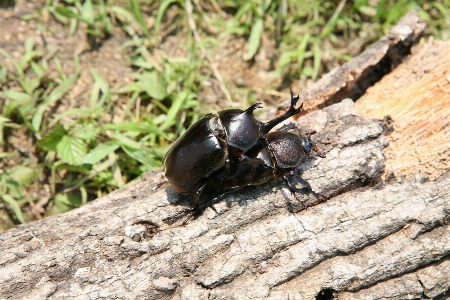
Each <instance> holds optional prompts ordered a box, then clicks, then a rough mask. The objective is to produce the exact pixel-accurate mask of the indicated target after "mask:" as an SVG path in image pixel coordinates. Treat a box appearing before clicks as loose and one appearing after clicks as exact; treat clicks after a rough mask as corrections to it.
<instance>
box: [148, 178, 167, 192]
mask: <svg viewBox="0 0 450 300" xmlns="http://www.w3.org/2000/svg"><path fill="white" fill-rule="evenodd" d="M166 183H169V182H168V181H167V180H164V181H163V182H160V183H158V184H157V185H156V186H155V187H154V188H152V191H154V192H155V191H156V190H157V189H159V188H160V187H162V186H163V185H165V184H166Z"/></svg>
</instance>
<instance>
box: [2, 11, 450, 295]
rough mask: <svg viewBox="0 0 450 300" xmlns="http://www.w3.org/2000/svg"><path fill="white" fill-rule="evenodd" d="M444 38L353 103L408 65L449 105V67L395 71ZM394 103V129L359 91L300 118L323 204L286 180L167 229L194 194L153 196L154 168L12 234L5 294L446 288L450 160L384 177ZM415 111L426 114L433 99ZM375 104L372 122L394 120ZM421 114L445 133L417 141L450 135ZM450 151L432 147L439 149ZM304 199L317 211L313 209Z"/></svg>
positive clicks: (419, 291)
mask: <svg viewBox="0 0 450 300" xmlns="http://www.w3.org/2000/svg"><path fill="white" fill-rule="evenodd" d="M415 13H417V12H415ZM407 17H408V18H411V16H407ZM417 20H418V19H417ZM417 22H418V21H416V23H417ZM401 32H404V31H401ZM416 36H417V35H416ZM411 42H412V41H411ZM439 45H440V46H439V47H438V48H437V50H436V47H435V44H433V43H427V44H422V45H419V46H418V47H425V48H426V49H422V48H420V49H421V50H420V51H416V52H414V51H413V54H412V55H411V57H409V58H406V60H405V61H404V62H403V63H400V64H399V65H398V67H397V68H396V69H395V70H394V71H393V72H391V73H390V74H388V75H386V76H385V77H384V78H383V79H382V80H381V81H380V82H378V83H376V84H375V86H374V87H373V88H371V89H369V90H367V91H365V92H364V96H363V98H361V99H360V100H358V101H357V102H356V108H357V111H358V112H359V113H361V114H363V115H366V116H368V115H369V113H374V112H373V111H372V110H368V109H365V108H367V107H369V106H370V104H371V103H373V102H371V101H369V100H370V95H371V93H372V95H374V96H373V97H378V96H377V95H379V93H376V91H381V90H385V89H388V90H389V88H390V89H391V90H392V91H395V88H393V87H395V86H396V85H397V86H398V85H399V82H398V80H400V79H399V77H395V76H397V75H398V74H403V75H402V77H401V80H402V82H403V85H402V86H401V88H402V90H407V89H408V90H409V89H411V90H412V91H414V90H415V91H416V92H415V94H414V93H413V92H411V95H413V94H414V95H416V97H417V98H418V99H421V95H424V97H426V95H428V94H426V91H427V90H429V89H428V88H426V89H425V90H424V89H423V87H424V85H423V83H424V81H423V80H425V79H423V78H425V77H426V76H428V75H430V74H433V73H434V72H435V70H437V71H438V73H436V76H437V77H436V78H440V79H442V82H439V84H440V86H442V89H441V90H442V91H443V93H444V94H442V97H440V98H435V99H437V100H436V101H437V102H439V103H431V104H429V105H431V106H432V107H435V105H440V104H442V101H448V99H449V98H448V97H450V96H449V92H448V91H450V84H449V81H450V79H448V77H446V76H445V74H444V76H443V75H442V74H443V73H442V72H444V73H445V70H444V71H442V69H439V68H437V67H436V68H428V69H427V72H423V73H421V74H418V73H415V74H408V73H396V72H400V71H401V70H402V69H403V68H407V67H408V66H409V67H410V66H411V65H412V64H415V65H416V66H417V64H420V63H426V64H428V65H429V66H430V62H429V61H426V60H423V59H422V60H420V59H417V60H415V58H416V57H417V55H418V53H419V54H420V55H422V56H421V57H422V58H423V57H426V56H427V55H429V52H427V51H437V53H436V54H435V57H436V59H437V60H436V66H437V65H438V64H439V62H442V60H441V59H444V57H447V56H448V55H447V56H446V55H443V54H442V53H447V54H448V53H450V43H440V44H439ZM382 48H383V49H382V50H380V51H385V48H384V47H382ZM427 49H428V50H427ZM433 49H434V50H433ZM372 51H375V50H373V49H372ZM384 53H386V52H384ZM427 53H428V54H427ZM441 54H442V55H441ZM439 72H441V73H439ZM363 73H364V72H363ZM396 74H397V75H396ZM447 74H448V73H447ZM366 75H367V76H369V74H368V73H367V74H366ZM391 75H392V77H391V78H389V76H391ZM404 76H406V77H407V78H404ZM408 76H409V77H408ZM447 76H448V75H447ZM396 78H397V79H396ZM422 79H423V80H422ZM426 80H429V78H428V77H427V79H426ZM427 82H428V81H427ZM438 86H439V85H438ZM336 92H337V93H338V92H339V90H336ZM445 92H446V93H447V94H445ZM445 95H447V96H445ZM388 96H389V95H387V96H386V97H384V99H390V97H388ZM327 97H329V95H328V96H327ZM398 97H400V98H401V96H398ZM400 98H398V99H400ZM422 98H423V97H422ZM330 99H331V98H330ZM305 101H307V100H305ZM333 101H335V100H333ZM323 103H325V102H323ZM364 103H366V104H364ZM427 103H429V102H427ZM397 104H398V101H388V102H383V103H382V104H380V105H379V106H381V107H383V109H385V108H386V107H392V110H390V113H389V114H391V115H392V120H393V122H394V125H392V122H391V123H390V122H386V120H385V121H384V122H381V121H380V120H376V119H370V118H367V117H363V116H361V115H357V114H356V112H355V109H354V102H353V101H352V100H350V99H345V100H342V101H340V102H338V103H336V104H333V105H329V106H326V107H324V108H323V109H320V110H316V111H314V112H312V113H309V114H307V115H305V116H303V117H301V118H299V119H297V120H296V121H295V124H296V125H297V127H298V128H299V130H300V131H301V132H302V133H305V132H309V131H312V130H315V131H317V134H315V135H314V136H313V139H314V140H315V141H317V142H318V146H319V148H320V149H321V150H322V151H323V152H325V153H326V158H317V157H315V158H314V157H311V158H309V159H308V160H307V161H305V163H304V164H302V165H301V167H300V170H299V172H300V174H301V175H302V178H304V179H305V180H307V181H308V182H309V183H310V184H311V186H312V189H313V190H314V191H316V192H320V193H322V194H325V195H327V196H329V197H330V199H329V200H326V201H321V200H320V199H318V198H317V197H316V196H315V195H314V194H297V197H298V199H297V198H296V197H294V196H292V195H291V194H290V192H289V190H288V189H287V188H286V187H285V185H284V183H283V182H277V181H274V182H271V183H268V184H265V185H262V186H258V187H249V188H247V189H243V190H240V191H237V192H235V193H232V194H229V195H227V196H226V197H225V198H224V200H223V201H220V202H218V203H217V204H215V205H214V207H215V210H216V211H214V210H213V209H211V208H208V209H206V210H205V212H204V213H203V214H202V215H201V216H199V217H198V218H197V219H195V220H192V221H191V222H189V223H188V224H187V225H186V226H180V222H176V223H175V224H167V223H165V222H163V221H162V220H163V219H164V218H165V217H167V216H169V215H172V214H174V213H175V212H177V211H180V210H182V209H183V208H184V207H185V205H188V203H187V202H183V201H180V200H179V197H178V195H177V194H176V193H175V192H174V191H173V189H172V188H170V187H165V188H160V189H159V190H156V191H153V187H154V186H155V185H156V184H157V183H158V182H160V181H162V180H164V179H163V175H162V173H161V170H157V171H154V172H151V173H149V174H146V176H144V178H143V179H141V180H137V181H135V182H133V183H130V184H129V185H127V186H126V187H125V188H123V189H120V190H117V191H115V192H113V193H111V194H109V195H107V196H106V197H103V198H101V199H98V200H96V201H93V202H91V203H89V204H87V205H85V206H83V207H81V208H79V209H77V210H74V211H71V212H68V213H66V214H63V215H59V216H55V217H51V218H47V219H44V220H42V221H39V222H33V223H29V224H25V225H21V226H19V227H17V228H15V229H13V230H10V231H8V232H6V233H2V234H0V298H1V299H3V298H4V299H44V298H50V299H60V298H64V299H66V298H67V299H70V298H76V299H96V298H122V299H207V298H213V299H219V298H220V299H222V298H225V299H265V298H269V299H315V298H316V297H317V298H319V299H328V298H330V297H338V298H339V299H379V298H389V299H405V298H423V297H430V298H431V297H436V296H439V295H443V293H445V292H446V291H447V290H448V289H449V287H450V272H449V270H450V259H449V257H450V256H449V254H450V227H449V225H448V220H449V216H448V214H449V211H450V176H449V172H448V169H445V168H446V167H442V168H441V169H438V170H439V171H438V172H436V174H434V173H433V175H430V174H428V175H427V174H426V173H423V172H422V173H421V172H420V171H422V170H421V169H420V168H416V169H414V168H413V166H411V167H409V168H408V172H409V173H408V174H404V173H402V172H403V171H404V170H405V169H402V168H398V169H395V170H394V171H391V173H390V175H389V176H384V177H381V175H382V174H383V172H384V169H385V165H386V164H387V165H389V166H394V165H395V163H396V159H398V158H399V157H400V158H404V156H403V157H402V156H401V155H398V156H392V155H391V156H387V157H386V158H385V155H383V151H385V152H386V151H393V150H391V149H390V147H391V146H390V145H389V138H390V137H391V136H394V137H397V138H396V140H395V143H396V144H398V146H396V147H397V148H395V149H397V150H395V151H401V150H402V149H401V147H400V146H401V140H400V136H401V134H400V133H399V136H396V135H395V134H396V132H397V130H399V128H400V129H402V130H407V129H408V128H409V127H408V126H409V125H408V124H406V125H405V124H403V123H402V122H403V121H401V120H404V119H401V116H402V115H403V114H401V113H398V114H393V113H391V112H392V111H395V109H394V108H395V107H397V106H396V105H397ZM321 105H322V104H319V106H321ZM428 108H429V106H428ZM397 109H398V108H397ZM408 109H409V110H410V112H411V111H414V110H415V109H416V110H418V111H423V106H421V105H415V106H412V107H410V108H408ZM311 110H312V109H311ZM431 111H433V109H431ZM379 113H380V114H381V115H380V116H376V117H378V118H383V117H384V116H385V115H383V114H382V113H381V112H379ZM411 115H420V116H421V117H420V118H424V116H427V118H428V119H422V123H421V126H420V128H425V131H426V130H428V129H429V130H431V129H430V128H437V129H435V130H434V131H430V132H432V133H433V134H430V135H424V136H421V140H427V141H429V142H430V143H431V142H435V140H430V139H428V137H431V136H434V135H435V134H436V132H437V133H439V134H440V135H439V136H440V137H441V138H445V137H446V138H448V129H446V128H447V127H446V126H447V125H446V126H443V125H441V126H435V125H436V124H437V123H436V122H438V121H445V120H447V123H448V120H449V119H448V117H446V116H444V115H437V116H436V118H435V119H433V118H430V115H428V114H425V113H422V114H414V113H413V112H411ZM434 115H436V113H435V114H434ZM371 117H373V116H371ZM418 118H419V117H418ZM420 118H419V119H420ZM430 121H431V123H430ZM396 122H397V123H398V124H400V123H401V124H403V125H404V126H403V125H402V126H403V127H402V126H400V125H396V124H397V123H396ZM399 122H400V123H399ZM414 124H415V123H414ZM439 124H441V123H439ZM442 124H444V123H442ZM432 126H435V127H432ZM405 128H406V129H405ZM446 130H447V131H446ZM441 131H442V132H443V133H442V132H441ZM405 132H406V131H405ZM388 134H390V135H388ZM386 135H388V137H386ZM410 145H413V146H414V145H416V144H405V148H407V147H409V146H410ZM385 148H386V149H385ZM403 150H405V149H403ZM404 153H406V154H408V155H410V154H411V153H413V152H408V151H406V150H405V152H404ZM447 154H448V152H437V154H436V153H434V152H430V155H437V156H435V157H441V158H442V157H444V156H442V155H447ZM411 155H412V154H411ZM388 162H389V164H388ZM417 166H420V163H419V162H418V163H417ZM403 175H407V176H403ZM300 201H303V202H305V203H307V204H308V206H309V208H307V209H306V210H305V209H303V206H302V204H301V202H300ZM327 297H328V298H327Z"/></svg>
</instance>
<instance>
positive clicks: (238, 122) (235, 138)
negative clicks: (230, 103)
mask: <svg viewBox="0 0 450 300" xmlns="http://www.w3.org/2000/svg"><path fill="white" fill-rule="evenodd" d="M250 108H252V107H250ZM218 114H219V118H220V121H221V123H222V126H223V128H224V129H225V132H226V139H227V143H228V145H230V146H232V147H235V148H237V149H239V150H243V151H247V150H248V149H250V148H251V147H253V145H255V143H256V142H257V141H258V139H259V138H260V129H259V127H260V123H259V121H257V120H256V119H255V117H254V116H253V109H247V110H245V111H242V110H240V109H227V110H223V111H220V112H219V113H218Z"/></svg>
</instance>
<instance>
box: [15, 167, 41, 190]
mask: <svg viewBox="0 0 450 300" xmlns="http://www.w3.org/2000/svg"><path fill="white" fill-rule="evenodd" d="M37 174H38V173H37V171H36V170H35V169H32V168H29V167H25V166H17V167H15V168H14V169H13V170H12V171H11V177H12V178H14V179H15V180H16V181H17V182H20V184H21V185H22V186H24V187H28V185H29V184H30V182H32V181H33V180H34V179H35V178H36V176H37Z"/></svg>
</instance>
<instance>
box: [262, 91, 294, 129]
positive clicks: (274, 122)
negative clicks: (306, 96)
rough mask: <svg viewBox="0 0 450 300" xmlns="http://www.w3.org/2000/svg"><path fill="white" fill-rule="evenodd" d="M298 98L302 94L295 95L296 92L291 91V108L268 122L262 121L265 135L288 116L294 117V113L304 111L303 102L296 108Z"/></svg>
mask: <svg viewBox="0 0 450 300" xmlns="http://www.w3.org/2000/svg"><path fill="white" fill-rule="evenodd" d="M298 99H300V96H299V95H297V96H294V94H293V93H292V91H291V107H289V110H288V111H287V112H285V113H284V114H283V115H281V116H279V117H277V118H275V119H273V120H271V121H269V122H267V123H261V125H260V126H261V133H262V134H263V135H265V134H267V133H269V131H270V130H271V129H272V128H274V127H275V126H277V125H278V124H280V123H281V122H283V121H284V120H287V119H288V118H290V117H292V116H293V115H296V114H298V113H300V112H301V111H302V108H303V103H302V104H301V105H300V107H299V108H295V105H296V104H297V101H298Z"/></svg>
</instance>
